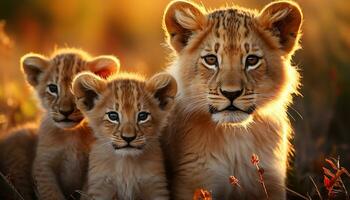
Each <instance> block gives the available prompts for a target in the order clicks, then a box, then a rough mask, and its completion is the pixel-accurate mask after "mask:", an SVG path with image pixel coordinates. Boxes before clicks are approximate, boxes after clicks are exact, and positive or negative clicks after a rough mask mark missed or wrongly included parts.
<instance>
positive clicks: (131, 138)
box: [122, 136, 136, 143]
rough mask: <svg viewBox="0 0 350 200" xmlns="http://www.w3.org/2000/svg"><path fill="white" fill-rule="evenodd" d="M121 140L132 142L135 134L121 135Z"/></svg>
mask: <svg viewBox="0 0 350 200" xmlns="http://www.w3.org/2000/svg"><path fill="white" fill-rule="evenodd" d="M122 138H123V140H124V141H125V142H127V143H130V142H132V141H133V140H135V138H136V136H131V137H130V136H122Z"/></svg>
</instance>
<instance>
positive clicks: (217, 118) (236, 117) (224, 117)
mask: <svg viewBox="0 0 350 200" xmlns="http://www.w3.org/2000/svg"><path fill="white" fill-rule="evenodd" d="M212 119H213V121H214V122H216V123H219V124H224V123H234V124H239V123H243V122H245V121H247V120H248V119H250V115H249V114H247V113H244V112H241V111H235V112H230V111H222V112H219V113H215V114H212Z"/></svg>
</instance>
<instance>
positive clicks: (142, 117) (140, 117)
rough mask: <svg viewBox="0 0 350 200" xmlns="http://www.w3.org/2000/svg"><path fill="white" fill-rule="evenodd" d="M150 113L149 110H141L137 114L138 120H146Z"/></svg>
mask: <svg viewBox="0 0 350 200" xmlns="http://www.w3.org/2000/svg"><path fill="white" fill-rule="evenodd" d="M148 115H149V113H147V112H140V113H139V114H138V116H137V120H138V121H144V120H146V119H147V118H148Z"/></svg>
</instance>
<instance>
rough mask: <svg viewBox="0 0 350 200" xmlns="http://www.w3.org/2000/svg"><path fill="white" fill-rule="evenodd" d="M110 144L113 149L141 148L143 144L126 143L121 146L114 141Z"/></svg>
mask: <svg viewBox="0 0 350 200" xmlns="http://www.w3.org/2000/svg"><path fill="white" fill-rule="evenodd" d="M112 146H113V148H114V150H121V149H123V150H142V149H143V147H144V145H137V146H136V145H132V144H126V145H123V146H119V145H117V144H116V143H114V142H112Z"/></svg>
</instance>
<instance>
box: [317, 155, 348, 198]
mask: <svg viewBox="0 0 350 200" xmlns="http://www.w3.org/2000/svg"><path fill="white" fill-rule="evenodd" d="M325 161H326V162H327V163H328V164H329V165H330V166H331V169H328V168H326V167H322V168H323V173H324V175H323V185H324V187H325V188H326V189H327V191H328V198H329V199H332V198H334V197H335V195H336V193H337V192H339V191H341V188H343V190H344V192H345V193H347V191H346V188H345V186H344V184H343V181H342V179H341V175H343V174H346V175H347V176H348V177H350V174H349V172H348V171H347V170H346V169H345V168H344V167H341V166H340V164H339V158H338V159H337V160H336V159H333V158H332V159H325ZM332 171H333V172H332Z"/></svg>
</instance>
